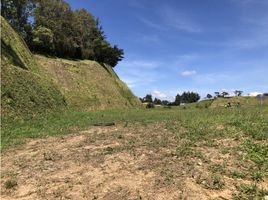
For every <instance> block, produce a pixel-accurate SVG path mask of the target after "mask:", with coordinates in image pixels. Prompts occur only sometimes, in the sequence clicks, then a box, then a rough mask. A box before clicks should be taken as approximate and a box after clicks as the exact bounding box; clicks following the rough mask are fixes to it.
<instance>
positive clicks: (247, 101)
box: [211, 96, 268, 108]
mask: <svg viewBox="0 0 268 200" xmlns="http://www.w3.org/2000/svg"><path fill="white" fill-rule="evenodd" d="M228 102H230V103H231V105H234V104H235V103H237V102H239V103H240V105H241V106H256V105H260V102H259V100H258V99H257V98H256V97H245V96H240V97H230V98H217V99H215V100H214V101H213V102H212V104H211V108H215V107H223V106H224V105H226V104H227V103H228ZM263 105H268V98H267V97H266V99H265V101H264V102H263Z"/></svg>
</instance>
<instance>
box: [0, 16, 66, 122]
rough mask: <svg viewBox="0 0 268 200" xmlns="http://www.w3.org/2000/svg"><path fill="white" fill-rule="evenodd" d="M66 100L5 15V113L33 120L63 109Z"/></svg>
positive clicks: (3, 20)
mask: <svg viewBox="0 0 268 200" xmlns="http://www.w3.org/2000/svg"><path fill="white" fill-rule="evenodd" d="M65 106H66V103H65V98H64V96H63V95H62V94H61V92H60V91H59V89H58V88H57V87H56V86H55V85H54V84H53V82H52V81H50V80H49V79H47V78H46V77H44V76H42V75H41V74H40V71H39V69H38V66H37V63H36V62H35V59H34V57H33V55H32V54H31V52H30V51H29V49H28V47H27V45H26V44H25V42H24V41H23V40H22V39H21V37H20V36H19V35H18V34H17V33H16V32H15V31H14V30H13V29H12V28H11V27H10V25H9V24H8V23H7V22H6V20H5V19H4V18H3V17H2V16H1V114H2V116H3V117H19V118H21V117H23V118H27V117H32V116H34V115H37V114H40V113H45V112H50V111H52V110H53V111H54V110H58V109H62V108H64V107H65Z"/></svg>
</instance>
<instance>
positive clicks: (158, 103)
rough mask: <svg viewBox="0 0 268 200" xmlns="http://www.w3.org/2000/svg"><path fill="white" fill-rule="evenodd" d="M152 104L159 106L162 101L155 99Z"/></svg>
mask: <svg viewBox="0 0 268 200" xmlns="http://www.w3.org/2000/svg"><path fill="white" fill-rule="evenodd" d="M154 104H155V105H161V104H162V101H161V100H160V99H157V98H155V99H154Z"/></svg>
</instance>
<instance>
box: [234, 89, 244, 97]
mask: <svg viewBox="0 0 268 200" xmlns="http://www.w3.org/2000/svg"><path fill="white" fill-rule="evenodd" d="M234 93H235V95H236V96H241V95H242V93H243V91H241V90H235V91H234Z"/></svg>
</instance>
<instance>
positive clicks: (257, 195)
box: [233, 183, 268, 200]
mask: <svg viewBox="0 0 268 200" xmlns="http://www.w3.org/2000/svg"><path fill="white" fill-rule="evenodd" d="M236 188H237V190H238V193H237V194H233V197H234V199H236V200H241V199H242V200H247V199H261V198H263V197H264V196H265V195H268V191H267V190H265V189H263V188H259V187H258V186H257V185H256V183H253V184H241V185H238V186H236Z"/></svg>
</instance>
